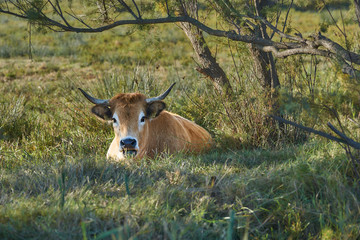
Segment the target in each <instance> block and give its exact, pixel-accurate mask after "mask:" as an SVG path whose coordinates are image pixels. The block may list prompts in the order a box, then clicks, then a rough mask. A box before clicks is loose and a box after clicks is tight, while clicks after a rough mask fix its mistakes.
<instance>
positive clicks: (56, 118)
mask: <svg viewBox="0 0 360 240" xmlns="http://www.w3.org/2000/svg"><path fill="white" fill-rule="evenodd" d="M296 14H299V16H301V13H296ZM304 14H310V13H304ZM0 20H1V21H4V20H3V17H0ZM10 24H12V23H10ZM11 26H14V27H13V28H6V29H4V26H3V25H2V26H0V29H2V31H1V32H6V33H14V34H15V35H13V37H14V38H22V37H21V36H24V35H21V31H17V30H19V28H16V27H15V26H18V25H17V24H13V25H11ZM19 27H20V28H25V27H26V25H19ZM167 28H169V27H168V26H163V27H161V28H160V29H161V30H166V29H167ZM147 31H148V32H135V33H133V34H134V35H130V36H128V37H121V38H120V36H119V35H120V34H122V35H124V34H126V33H123V32H120V31H113V32H108V33H104V34H100V35H96V36H95V35H86V36H85V35H76V36H75V35H61V34H59V35H57V34H56V33H47V34H40V35H38V36H36V34H35V35H34V38H35V39H34V40H33V42H34V43H35V42H36V41H38V43H39V45H41V46H43V48H41V47H39V45H38V46H36V45H34V56H35V57H34V61H29V60H25V59H24V58H16V59H1V60H0V92H1V98H0V116H1V118H0V138H1V139H0V238H1V239H24V238H25V239H29V238H34V239H80V238H82V239H129V238H133V239H135V238H137V239H165V238H166V239H239V238H243V239H357V238H359V236H360V229H359V226H360V222H359V219H360V216H359V215H360V207H359V202H360V201H359V198H360V195H359V191H358V189H359V185H358V183H357V182H356V181H355V180H354V172H353V169H352V165H350V163H349V162H348V161H347V158H346V155H345V153H344V152H343V149H342V148H341V146H339V145H337V144H334V143H329V142H326V141H323V140H321V139H318V138H313V137H312V136H307V135H304V134H302V133H300V132H296V130H295V129H291V128H289V129H287V132H285V134H282V135H277V136H275V137H274V136H273V133H274V132H275V131H274V129H275V128H277V126H276V125H274V124H273V123H271V122H269V121H268V119H267V118H266V114H267V113H268V111H269V105H270V104H269V103H268V102H266V100H264V97H263V96H264V94H265V93H264V92H261V91H259V86H258V83H257V81H256V76H255V74H254V72H253V70H252V67H251V62H250V61H246V59H247V58H249V55H248V53H247V46H246V45H242V44H241V45H231V46H230V47H231V50H232V52H230V50H229V45H228V43H224V42H222V41H221V40H216V41H213V40H211V41H210V42H209V46H210V47H214V48H215V47H217V49H218V50H219V54H218V55H217V59H218V61H219V62H220V63H221V64H222V66H224V68H225V69H227V70H228V71H227V72H228V73H229V76H228V77H229V78H230V80H231V82H232V84H233V86H234V95H235V98H234V99H229V98H224V97H223V96H220V95H219V94H218V93H217V92H216V91H214V90H213V88H212V86H211V82H209V81H207V80H205V79H203V78H202V77H201V76H200V75H199V74H198V73H197V72H196V71H195V70H194V69H193V67H191V66H192V65H190V63H192V60H191V58H189V56H191V49H190V45H189V44H187V43H186V42H183V39H184V36H183V35H182V34H181V32H178V31H174V30H173V29H171V31H170V30H169V32H168V33H166V31H164V32H162V31H157V30H156V29H155V28H154V29H153V28H149V29H147ZM149 32H150V33H151V32H156V33H157V34H159V35H157V37H156V38H154V39H153V41H152V42H149V43H147V45H145V44H143V43H144V42H145V40H146V39H148V38H149V36H150V35H149V34H147V33H149ZM16 34H19V35H16ZM170 35H171V36H170ZM6 36H7V38H8V39H10V40H11V37H10V35H9V34H7V35H6ZM59 36H61V37H59ZM172 36H174V37H172ZM164 37H165V38H164ZM68 38H72V39H73V40H74V41H75V43H76V44H78V46H79V48H80V51H75V50H74V49H69V42H66V41H65V40H67V39H68ZM139 39H140V40H139ZM164 39H165V40H166V41H165V40H164ZM120 40H121V41H120ZM168 40H169V41H168ZM170 40H171V41H170ZM9 42H10V44H12V42H11V41H9ZM175 45H176V46H177V48H176V49H175V48H174V46H175ZM9 46H10V45H9ZM113 46H118V48H116V49H115V50H114V48H113ZM156 46H162V47H163V48H162V49H159V48H157V49H156V51H155V52H154V51H153V50H151V49H152V48H154V47H156ZM7 48H9V49H11V47H7V46H6V45H1V46H0V49H5V50H6V49H7ZM19 49H23V51H24V52H25V49H26V46H25V45H24V46H19ZM36 49H38V50H39V51H38V50H36ZM41 49H43V50H41ZM172 49H173V50H174V55H171V54H166V52H170V50H172ZM220 50H221V51H220ZM37 51H38V52H37ZM40 52H42V53H40ZM152 53H154V54H152ZM9 54H10V56H3V57H4V58H8V57H14V56H17V57H20V56H22V55H21V54H20V53H16V51H12V50H10V51H9ZM39 56H46V57H43V58H40V57H39ZM64 56H65V57H66V58H64ZM233 57H234V58H233ZM189 59H190V60H189ZM301 61H303V62H304V66H303V65H301V64H302V63H301ZM310 62H311V59H306V58H304V59H303V60H301V59H299V58H297V59H292V60H291V59H287V60H284V61H279V62H278V63H277V64H278V66H279V70H280V71H281V72H282V73H283V75H281V79H282V81H283V86H284V89H286V90H287V91H285V90H284V91H283V92H280V100H281V101H282V109H281V110H282V111H283V114H288V115H287V116H291V117H292V118H293V119H294V120H296V121H300V122H304V123H307V124H309V125H311V126H315V127H317V128H321V127H323V125H322V122H324V121H323V120H325V119H328V116H330V114H329V113H327V112H325V111H324V108H321V107H319V106H321V105H322V104H324V103H332V104H333V105H332V106H333V107H337V108H339V109H340V111H339V112H340V114H341V119H342V120H346V119H348V118H349V117H352V118H354V116H355V115H356V114H355V113H356V112H357V111H358V110H359V108H358V105H356V104H357V103H356V101H355V99H356V97H357V96H358V95H357V94H358V92H357V91H352V92H349V90H348V89H356V88H354V87H350V85H346V84H345V83H344V82H343V81H341V82H340V81H337V79H338V78H337V76H338V70H337V69H336V68H334V67H333V66H332V65H331V64H328V63H327V62H325V63H324V62H320V61H313V65H311V64H309V63H310ZM315 63H316V64H318V65H317V72H315V70H314V69H315V68H314V64H315ZM304 68H305V69H306V70H307V74H305V73H304V72H303V69H304ZM310 80H315V83H314V84H313V85H309V83H310ZM173 82H177V85H176V87H175V88H174V89H173V90H172V92H171V94H170V95H169V96H168V97H167V98H166V103H167V107H168V110H170V111H172V112H175V113H178V114H180V115H182V116H184V117H186V118H188V119H191V120H193V121H195V122H196V123H198V124H200V125H201V126H203V127H204V128H206V129H207V130H208V131H209V132H211V134H212V136H213V138H214V139H215V142H216V144H215V145H214V148H213V149H212V150H211V151H210V152H208V153H206V154H203V155H184V154H181V153H179V154H174V155H169V154H164V155H162V156H158V157H156V158H155V159H141V160H138V161H133V160H131V159H128V160H126V161H123V162H112V161H109V160H106V159H105V154H106V150H107V148H108V146H109V145H110V142H111V140H112V137H113V133H112V129H111V126H109V125H107V124H104V123H102V122H100V121H98V120H97V119H96V118H95V117H94V116H93V115H92V114H91V112H90V107H91V103H89V102H88V101H87V100H86V99H85V98H84V97H83V96H82V95H81V94H80V92H79V91H78V89H77V88H78V87H81V88H83V89H85V90H86V91H88V92H89V93H91V94H92V95H94V96H96V97H99V98H110V97H112V96H113V95H114V94H116V93H118V92H134V91H140V92H142V93H145V94H146V95H147V96H155V95H158V94H159V93H161V92H163V91H164V90H165V89H167V87H168V86H169V85H170V84H172V83H173ZM351 86H352V85H351ZM336 90H337V91H338V92H336ZM335 93H337V94H335ZM347 94H348V95H351V96H352V97H351V99H352V100H346V98H345V97H344V96H346V95H347ZM307 109H310V110H314V109H316V110H317V111H316V112H315V113H313V114H309V112H311V111H307ZM312 112H314V111H312ZM347 127H349V129H350V130H351V133H352V134H353V136H355V137H357V136H358V134H359V130H358V128H356V126H355V125H351V124H350V123H349V124H348V125H347ZM269 139H270V140H269Z"/></svg>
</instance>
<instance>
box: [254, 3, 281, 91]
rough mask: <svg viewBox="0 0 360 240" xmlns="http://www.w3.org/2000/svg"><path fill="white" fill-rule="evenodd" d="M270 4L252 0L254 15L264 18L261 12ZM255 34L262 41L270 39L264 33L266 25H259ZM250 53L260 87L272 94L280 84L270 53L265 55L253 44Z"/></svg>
mask: <svg viewBox="0 0 360 240" xmlns="http://www.w3.org/2000/svg"><path fill="white" fill-rule="evenodd" d="M270 4H271V2H270V1H267V0H254V5H255V11H256V15H258V16H260V17H262V18H266V16H264V15H263V14H262V13H261V10H262V9H263V8H264V7H266V6H269V5H270ZM255 34H256V35H259V37H262V38H264V39H270V37H269V35H268V34H267V32H266V25H265V24H263V23H260V24H259V26H258V28H257V29H255ZM250 51H251V54H252V57H253V59H254V66H255V71H256V75H257V77H258V79H259V81H260V84H261V86H262V87H263V88H264V89H268V91H270V92H273V91H271V90H272V89H276V88H279V87H280V82H279V78H278V74H277V71H276V66H275V61H274V57H273V55H272V53H266V52H264V51H262V50H260V49H258V48H256V45H255V44H250Z"/></svg>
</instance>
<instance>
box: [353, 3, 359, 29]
mask: <svg viewBox="0 0 360 240" xmlns="http://www.w3.org/2000/svg"><path fill="white" fill-rule="evenodd" d="M354 5H355V15H356V18H357V21H358V24H359V26H360V0H354Z"/></svg>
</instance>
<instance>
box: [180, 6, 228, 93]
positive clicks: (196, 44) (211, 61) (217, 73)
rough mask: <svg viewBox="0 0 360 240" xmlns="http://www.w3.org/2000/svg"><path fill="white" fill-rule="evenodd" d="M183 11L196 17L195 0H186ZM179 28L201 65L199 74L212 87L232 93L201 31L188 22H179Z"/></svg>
mask: <svg viewBox="0 0 360 240" xmlns="http://www.w3.org/2000/svg"><path fill="white" fill-rule="evenodd" d="M182 7H183V9H182V11H183V13H182V14H188V15H190V16H192V17H197V1H196V0H193V1H187V2H186V5H185V4H184V5H183V6H182ZM180 27H181V29H182V30H183V31H184V32H185V34H186V36H187V37H188V38H189V40H190V42H191V45H192V47H193V49H194V51H195V54H196V57H197V59H198V61H199V63H200V65H201V67H199V68H197V69H196V70H197V71H198V72H200V73H201V74H204V75H205V76H207V77H209V78H210V79H211V80H212V83H213V84H214V87H215V88H216V89H217V90H218V91H219V92H220V93H221V94H226V95H231V94H232V92H233V91H232V87H231V84H230V81H229V79H228V78H227V76H226V74H225V72H224V70H223V69H222V68H221V67H220V66H219V64H218V63H217V62H216V59H215V58H214V57H213V56H212V54H211V51H210V49H209V47H208V46H207V44H206V41H205V39H204V36H203V34H202V31H201V30H200V29H199V28H197V27H195V26H194V25H192V24H189V23H185V22H184V23H180Z"/></svg>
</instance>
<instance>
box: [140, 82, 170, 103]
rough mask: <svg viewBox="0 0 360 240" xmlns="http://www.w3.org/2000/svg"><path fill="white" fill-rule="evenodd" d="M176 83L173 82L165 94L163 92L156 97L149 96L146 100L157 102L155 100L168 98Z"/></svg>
mask: <svg viewBox="0 0 360 240" xmlns="http://www.w3.org/2000/svg"><path fill="white" fill-rule="evenodd" d="M174 85H175V83H173V84H172V85H171V86H170V87H169V88H168V90H166V91H165V92H164V93H163V94H161V95H160V96H157V97H154V98H147V99H146V102H147V103H151V102H155V101H160V100H163V99H164V98H166V96H167V95H168V94H169V93H170V91H171V89H172V88H173V87H174Z"/></svg>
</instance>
